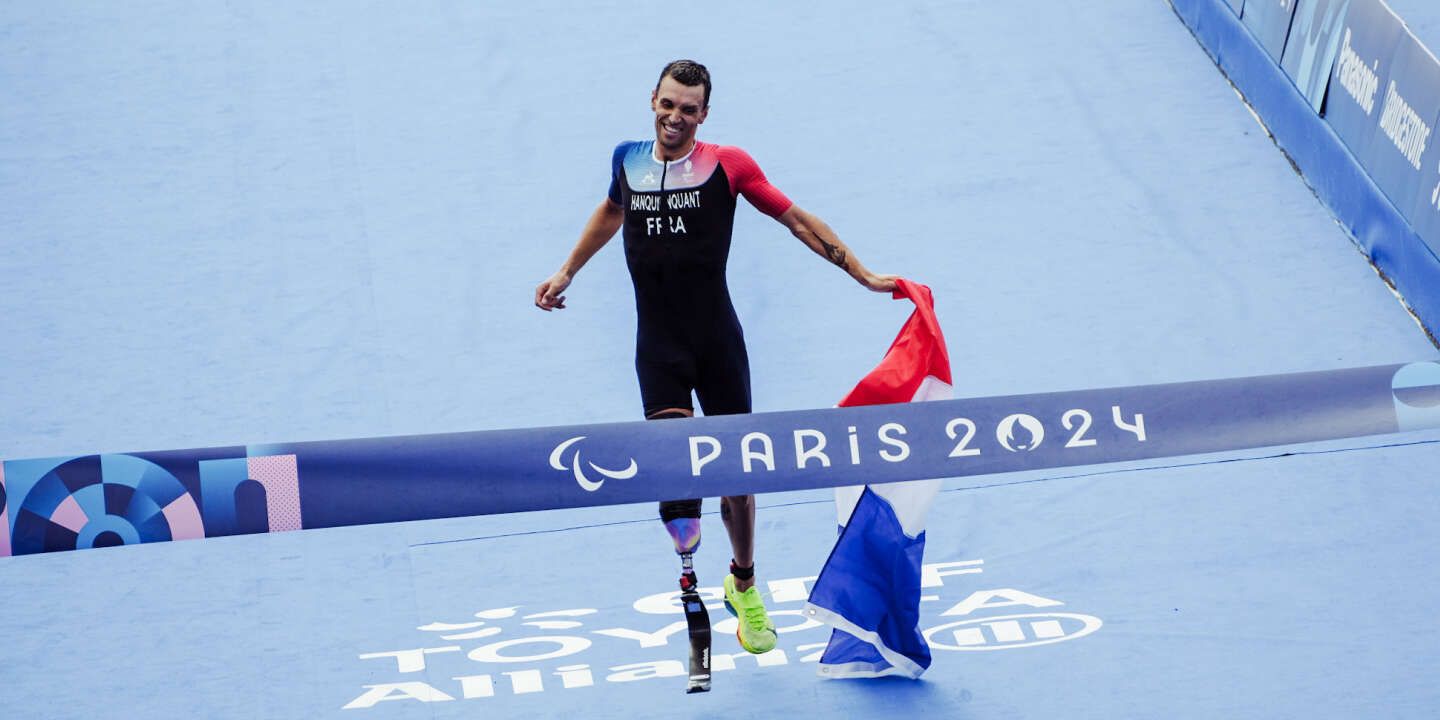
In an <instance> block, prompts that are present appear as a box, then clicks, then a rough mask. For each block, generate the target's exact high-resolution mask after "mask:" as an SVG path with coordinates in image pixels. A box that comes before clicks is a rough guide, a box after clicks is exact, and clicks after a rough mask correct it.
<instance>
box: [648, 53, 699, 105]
mask: <svg viewBox="0 0 1440 720" xmlns="http://www.w3.org/2000/svg"><path fill="white" fill-rule="evenodd" d="M666 76H669V77H672V78H675V80H676V81H677V82H679V83H680V84H681V85H688V86H690V87H695V86H696V85H704V86H705V107H707V108H708V107H710V71H709V70H706V69H705V66H704V65H701V64H700V63H698V62H695V61H694V60H676V61H675V62H672V63H670V64H669V65H666V66H665V69H664V70H661V71H660V79H659V80H656V81H655V90H656V92H659V90H660V83H662V82H665V78H666Z"/></svg>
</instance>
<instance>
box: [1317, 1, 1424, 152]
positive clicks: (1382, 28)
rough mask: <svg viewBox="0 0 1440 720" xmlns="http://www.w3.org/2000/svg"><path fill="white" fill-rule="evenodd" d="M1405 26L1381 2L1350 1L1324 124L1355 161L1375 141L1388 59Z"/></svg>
mask: <svg viewBox="0 0 1440 720" xmlns="http://www.w3.org/2000/svg"><path fill="white" fill-rule="evenodd" d="M1404 33H1405V26H1404V23H1402V22H1401V21H1400V18H1398V17H1396V16H1395V13H1393V12H1391V11H1390V8H1389V7H1387V6H1386V5H1385V3H1384V2H1382V0H1350V8H1349V10H1348V11H1347V12H1346V15H1345V21H1344V23H1342V25H1341V28H1340V50H1339V52H1338V53H1337V54H1336V56H1335V63H1334V68H1333V69H1332V70H1331V73H1330V87H1329V90H1328V91H1327V93H1326V96H1325V97H1326V99H1325V106H1324V114H1325V121H1326V122H1327V123H1329V124H1330V127H1332V128H1334V129H1335V134H1337V135H1339V136H1340V139H1341V141H1343V142H1344V143H1345V145H1346V147H1348V148H1350V152H1351V153H1352V154H1353V155H1354V156H1355V157H1356V159H1359V160H1361V162H1362V163H1363V162H1364V158H1365V157H1367V155H1368V154H1369V152H1370V147H1371V145H1372V144H1373V143H1374V142H1375V137H1376V129H1377V127H1378V123H1379V119H1380V109H1381V105H1382V103H1383V101H1384V99H1385V88H1386V87H1387V86H1388V85H1389V82H1390V67H1391V59H1392V58H1393V57H1394V56H1395V46H1396V44H1397V43H1399V41H1400V36H1401V35H1402V34H1404Z"/></svg>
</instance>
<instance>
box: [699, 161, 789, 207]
mask: <svg viewBox="0 0 1440 720" xmlns="http://www.w3.org/2000/svg"><path fill="white" fill-rule="evenodd" d="M717 152H718V153H719V155H720V166H721V167H723V168H725V176H726V177H728V178H730V194H731V195H744V196H745V199H746V200H749V201H750V204H751V205H754V206H755V209H756V210H759V211H760V212H762V213H765V214H766V215H769V216H770V217H773V218H778V217H780V216H781V215H782V214H784V213H785V211H786V210H789V209H790V206H791V205H794V203H792V202H790V198H787V197H785V193H782V192H780V190H779V189H777V188H776V187H775V186H774V185H771V184H770V181H769V180H766V179H765V173H764V172H762V171H761V170H760V166H759V165H757V164H756V163H755V159H754V158H752V157H750V153H747V152H745V151H744V150H741V149H740V148H738V147H733V146H728V145H721V146H719V147H718V148H717Z"/></svg>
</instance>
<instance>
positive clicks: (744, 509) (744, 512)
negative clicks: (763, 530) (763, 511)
mask: <svg viewBox="0 0 1440 720" xmlns="http://www.w3.org/2000/svg"><path fill="white" fill-rule="evenodd" d="M720 518H721V519H722V520H724V521H725V531H726V532H727V533H729V534H730V550H731V552H732V553H734V555H733V557H734V558H735V564H736V565H739V566H740V567H742V568H746V567H754V565H755V496H754V495H729V496H726V497H723V498H720ZM754 584H755V578H753V577H750V578H746V579H744V580H741V579H740V578H738V577H737V578H735V589H736V590H738V591H740V592H745V591H746V590H749V589H750V586H751V585H754Z"/></svg>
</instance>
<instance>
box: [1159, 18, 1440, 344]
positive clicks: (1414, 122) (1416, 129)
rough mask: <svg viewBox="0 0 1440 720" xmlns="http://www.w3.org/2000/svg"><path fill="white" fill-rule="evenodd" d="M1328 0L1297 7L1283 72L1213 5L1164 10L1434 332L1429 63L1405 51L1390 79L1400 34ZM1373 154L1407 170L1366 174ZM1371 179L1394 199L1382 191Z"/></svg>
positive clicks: (1437, 287) (1389, 22) (1438, 308)
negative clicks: (1320, 110)
mask: <svg viewBox="0 0 1440 720" xmlns="http://www.w3.org/2000/svg"><path fill="white" fill-rule="evenodd" d="M1335 2H1336V0H1330V3H1329V4H1327V3H1325V2H1324V0H1305V2H1303V3H1302V4H1301V5H1300V7H1298V8H1297V9H1296V12H1295V22H1296V24H1297V27H1300V24H1302V23H1303V24H1305V25H1304V27H1305V30H1306V31H1307V32H1305V33H1296V35H1295V37H1296V39H1297V42H1296V43H1295V44H1291V45H1288V46H1287V47H1288V48H1289V49H1287V51H1286V52H1285V54H1284V55H1282V61H1281V65H1285V66H1286V67H1287V68H1288V69H1286V70H1282V69H1281V65H1277V64H1276V63H1275V61H1274V60H1273V59H1272V58H1271V57H1270V56H1269V55H1267V54H1266V51H1265V50H1264V49H1262V48H1261V47H1260V44H1259V41H1258V40H1257V39H1256V38H1255V36H1254V35H1252V34H1251V33H1250V31H1249V30H1248V29H1246V27H1245V25H1244V24H1243V23H1242V22H1241V21H1239V20H1238V19H1237V18H1235V16H1234V14H1233V13H1232V12H1230V10H1229V7H1228V6H1227V5H1226V4H1225V3H1224V1H1223V0H1171V7H1172V8H1174V10H1175V13H1176V14H1177V15H1178V16H1179V17H1180V19H1181V20H1182V21H1183V22H1184V23H1185V24H1186V25H1188V26H1189V27H1190V29H1191V32H1192V33H1193V34H1194V35H1195V38H1196V39H1197V40H1198V41H1199V42H1200V44H1201V46H1202V47H1204V48H1205V49H1206V51H1207V52H1208V53H1209V54H1210V55H1211V57H1213V58H1214V59H1215V62H1216V64H1217V65H1219V66H1220V69H1221V70H1222V71H1223V72H1224V73H1225V74H1226V75H1227V76H1228V77H1229V78H1230V81H1231V82H1232V83H1233V84H1234V85H1235V87H1236V88H1238V89H1239V90H1240V92H1241V93H1242V94H1244V96H1245V99H1246V101H1247V102H1248V103H1249V104H1250V106H1251V107H1252V108H1253V109H1254V110H1255V113H1256V114H1257V115H1258V116H1259V117H1260V118H1261V120H1263V121H1264V123H1265V125H1266V128H1267V129H1268V130H1269V131H1270V133H1271V135H1272V136H1273V137H1274V138H1275V142H1276V143H1277V144H1278V145H1280V147H1281V148H1282V149H1284V150H1285V152H1286V154H1287V155H1289V157H1290V159H1291V161H1292V162H1294V163H1295V166H1296V167H1297V168H1298V169H1299V170H1300V172H1301V174H1302V175H1304V177H1305V179H1306V181H1307V182H1308V183H1309V184H1310V186H1311V188H1313V189H1314V190H1315V193H1316V195H1317V196H1318V197H1319V198H1320V200H1321V201H1322V202H1324V203H1325V204H1326V205H1327V206H1328V207H1329V208H1330V210H1331V212H1333V213H1334V214H1335V217H1336V218H1337V219H1338V220H1339V221H1340V223H1341V224H1342V225H1343V226H1344V227H1345V228H1346V229H1347V230H1348V231H1349V232H1350V234H1351V235H1352V236H1353V237H1354V238H1355V241H1356V243H1357V244H1358V245H1359V246H1360V248H1361V249H1362V250H1363V251H1364V252H1365V254H1366V255H1368V256H1369V257H1370V259H1371V261H1372V262H1374V263H1375V266H1376V267H1377V268H1379V269H1380V271H1381V272H1382V273H1383V274H1384V275H1385V276H1386V277H1387V278H1388V279H1389V280H1390V281H1391V282H1392V283H1394V285H1395V287H1396V289H1397V290H1398V291H1399V293H1400V294H1401V296H1402V297H1403V298H1404V299H1405V302H1406V303H1407V304H1408V305H1409V307H1410V308H1411V310H1413V311H1414V312H1415V314H1416V316H1417V317H1418V318H1419V319H1420V322H1421V324H1423V325H1424V326H1425V327H1426V329H1427V331H1428V332H1429V333H1430V334H1431V337H1432V339H1433V338H1434V337H1435V335H1436V332H1437V329H1440V257H1437V253H1436V252H1435V250H1434V249H1433V248H1435V247H1437V246H1440V240H1437V239H1436V238H1437V237H1440V236H1437V235H1436V233H1437V231H1440V217H1437V215H1440V155H1437V154H1436V150H1435V147H1434V146H1435V144H1436V142H1437V140H1440V139H1437V138H1436V137H1435V133H1434V132H1433V131H1431V132H1428V133H1427V132H1426V127H1427V126H1426V123H1430V124H1429V125H1428V127H1429V128H1433V127H1434V121H1433V120H1431V119H1429V118H1435V117H1436V114H1435V111H1436V110H1437V109H1440V108H1435V107H1429V103H1430V102H1431V101H1430V98H1432V97H1433V96H1434V95H1435V93H1436V92H1437V90H1436V88H1434V87H1433V86H1432V85H1429V84H1427V83H1430V82H1431V81H1429V80H1427V79H1426V76H1428V75H1429V74H1430V70H1426V69H1423V66H1424V64H1425V63H1424V59H1423V58H1420V57H1419V56H1418V55H1407V59H1406V60H1404V68H1405V69H1404V71H1403V73H1401V74H1398V75H1397V72H1396V69H1395V65H1394V60H1395V58H1396V56H1397V54H1398V53H1399V52H1400V51H1399V50H1397V48H1399V47H1400V45H1401V41H1402V40H1404V39H1406V38H1408V37H1409V34H1408V32H1407V31H1405V29H1404V27H1403V24H1402V23H1400V22H1399V21H1398V19H1397V18H1396V17H1395V15H1394V14H1393V13H1391V12H1390V10H1389V8H1388V7H1386V6H1385V5H1384V4H1383V3H1382V2H1380V0H1342V2H1344V13H1343V16H1342V15H1341V14H1340V13H1339V11H1338V10H1336V6H1335V4H1334V3H1335ZM1247 7H1248V3H1247ZM1332 46H1333V47H1334V48H1335V49H1334V51H1333V53H1332V51H1331V50H1329V48H1330V47H1332ZM1419 49H1420V50H1421V51H1422V52H1423V50H1424V49H1423V47H1421V48H1419ZM1407 52H1408V51H1407ZM1412 58H1413V62H1412ZM1430 60H1431V62H1432V63H1433V62H1434V59H1433V58H1430ZM1327 61H1328V62H1329V65H1327V64H1326V63H1327ZM1431 69H1432V70H1433V67H1432V68H1431ZM1322 72H1323V73H1324V74H1325V76H1326V77H1327V78H1328V79H1326V80H1324V81H1323V82H1322V81H1320V80H1319V79H1318V78H1319V74H1320V73H1322ZM1287 73H1288V74H1287ZM1292 77H1294V78H1298V80H1297V81H1296V82H1292V81H1291V78H1292ZM1392 80H1394V81H1395V88H1396V89H1395V91H1394V93H1393V94H1391V93H1390V91H1391V84H1390V83H1391V81H1392ZM1321 85H1324V86H1325V87H1324V88H1321V87H1320V86H1321ZM1411 87H1415V88H1416V89H1413V90H1412V89H1409V88H1411ZM1387 94H1390V100H1389V103H1388V106H1387ZM1322 96H1323V97H1322ZM1402 101H1403V103H1402ZM1317 103H1318V105H1317ZM1316 107H1322V108H1323V110H1324V112H1325V116H1324V117H1323V118H1322V117H1321V116H1320V115H1317V114H1316V112H1315V108H1316ZM1387 107H1388V110H1389V112H1388V114H1387ZM1382 120H1384V121H1386V122H1385V126H1384V127H1383V128H1382V125H1381V122H1382ZM1422 138H1423V139H1424V140H1425V142H1423V143H1422V142H1421V139H1422ZM1422 146H1423V147H1422ZM1375 153H1388V154H1389V155H1384V157H1386V158H1387V160H1386V162H1387V163H1388V165H1387V166H1386V167H1389V168H1395V167H1399V166H1398V165H1397V163H1399V162H1404V163H1406V165H1405V167H1409V168H1410V170H1409V171H1408V174H1407V173H1406V172H1398V173H1396V172H1391V171H1390V170H1382V171H1381V172H1380V175H1381V176H1383V179H1382V178H1377V177H1376V176H1375V175H1373V174H1372V171H1371V169H1370V167H1372V166H1374V165H1375V161H1374V158H1375V157H1379V156H1380V155H1376V154H1375ZM1417 157H1418V159H1419V162H1420V168H1419V170H1418V171H1417V170H1416V169H1415V168H1414V166H1413V162H1412V161H1413V160H1414V159H1416V158H1417ZM1367 158H1370V165H1366V161H1367ZM1397 158H1398V160H1397ZM1432 158H1433V159H1432ZM1382 181H1383V182H1384V184H1385V186H1386V187H1387V188H1389V189H1390V192H1395V193H1396V194H1397V195H1398V196H1399V197H1392V196H1389V195H1387V192H1386V191H1385V190H1382V186H1381V184H1380V183H1381V182H1382ZM1427 202H1429V203H1433V205H1427V204H1426V203H1427ZM1421 233H1424V234H1425V236H1424V237H1425V238H1426V239H1422V236H1421ZM1427 239H1428V244H1427Z"/></svg>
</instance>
